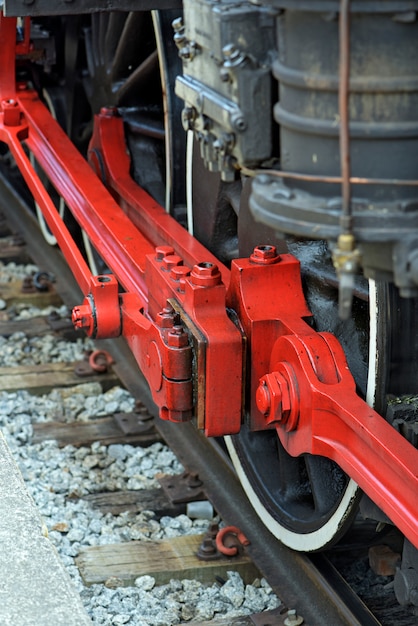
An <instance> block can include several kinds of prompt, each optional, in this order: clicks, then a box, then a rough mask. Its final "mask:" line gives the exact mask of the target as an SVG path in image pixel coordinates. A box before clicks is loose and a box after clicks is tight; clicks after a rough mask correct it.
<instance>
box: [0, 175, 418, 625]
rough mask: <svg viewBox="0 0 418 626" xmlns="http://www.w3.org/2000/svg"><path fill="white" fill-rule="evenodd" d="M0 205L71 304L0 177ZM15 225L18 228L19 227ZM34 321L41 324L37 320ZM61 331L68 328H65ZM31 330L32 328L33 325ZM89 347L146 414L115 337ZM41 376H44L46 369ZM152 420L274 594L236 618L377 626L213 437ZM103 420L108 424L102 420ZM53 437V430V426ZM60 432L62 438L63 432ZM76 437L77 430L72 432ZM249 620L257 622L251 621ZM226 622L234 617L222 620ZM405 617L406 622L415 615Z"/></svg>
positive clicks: (145, 397) (52, 256)
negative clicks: (305, 550) (275, 528)
mask: <svg viewBox="0 0 418 626" xmlns="http://www.w3.org/2000/svg"><path fill="white" fill-rule="evenodd" d="M0 205H1V206H2V207H4V212H5V214H6V216H7V221H8V223H9V224H10V225H11V228H12V230H14V231H15V232H17V231H19V233H20V234H21V235H22V237H23V239H24V240H25V242H26V246H25V251H26V253H27V254H28V255H29V257H30V258H31V259H33V261H34V263H36V264H37V265H38V266H39V267H41V268H42V269H45V270H48V269H50V268H54V274H55V276H56V279H57V280H56V283H55V289H56V291H57V292H58V293H59V294H60V297H61V298H62V300H63V301H64V302H65V303H67V304H68V305H69V306H73V305H74V304H75V303H78V302H79V301H80V298H81V293H80V292H79V290H78V287H77V286H76V284H75V282H74V281H73V280H72V276H71V274H70V272H69V270H68V267H67V266H66V264H65V263H64V262H63V261H62V259H61V257H60V254H59V253H58V252H57V251H56V250H54V249H52V248H50V247H48V246H46V245H44V243H43V239H42V237H41V235H40V234H39V233H38V231H36V230H35V229H34V222H33V218H32V215H31V214H30V213H29V212H28V209H27V206H26V205H25V203H24V202H23V201H22V199H21V198H20V197H19V196H18V195H17V194H16V193H15V191H14V189H13V187H12V186H11V185H10V184H8V183H7V181H6V180H5V179H4V178H0ZM23 226H24V229H22V228H23ZM12 247H13V246H12ZM13 253H14V254H15V255H16V256H18V255H19V251H18V250H14V252H13ZM39 324H41V325H42V323H41V322H39ZM66 331H67V332H70V330H69V329H68V328H67V329H66ZM32 332H34V328H33V325H32ZM97 348H98V349H99V350H107V351H109V352H110V353H111V355H112V357H113V359H114V361H115V363H114V365H113V367H112V371H113V372H114V374H112V375H111V376H110V377H112V376H113V375H116V376H117V378H118V379H119V380H120V381H121V382H122V384H123V385H124V387H126V389H128V390H129V392H130V393H131V394H132V396H133V397H134V398H140V399H141V402H142V403H143V405H144V407H145V409H146V412H147V413H148V414H150V415H151V416H153V415H154V414H155V409H154V405H153V403H152V401H151V398H150V395H149V393H148V388H147V385H146V383H145V381H144V379H143V378H142V376H141V374H140V372H139V370H138V369H137V366H136V364H135V361H134V359H133V358H132V356H131V354H130V352H129V350H128V349H127V348H126V346H125V344H124V342H123V341H122V340H112V341H111V342H110V341H100V342H97ZM3 374H4V372H3ZM46 375H47V376H51V374H50V373H49V374H48V373H47V374H46ZM38 376H39V374H38ZM102 380H104V379H102ZM145 409H144V411H145ZM144 414H145V413H144V412H143V415H144ZM155 423H156V424H157V428H158V432H159V436H161V437H162V438H163V439H164V440H165V441H166V442H167V443H168V444H169V446H170V447H171V448H172V449H173V450H174V452H175V454H176V455H177V457H178V459H179V460H180V461H181V462H182V463H183V465H184V466H185V467H186V468H187V471H188V472H189V473H192V474H198V476H199V479H200V480H201V481H202V483H203V485H202V486H203V489H204V493H205V497H207V498H208V499H209V500H210V501H211V503H212V504H213V507H214V509H215V510H216V511H218V512H219V514H220V516H221V518H222V519H223V520H224V521H225V522H226V523H227V524H231V525H234V526H238V527H239V528H240V529H241V530H242V531H243V533H244V534H245V535H246V536H247V537H249V538H251V544H250V545H249V546H248V547H247V549H246V553H247V554H248V556H249V557H250V559H251V562H252V563H253V564H254V565H255V566H256V567H257V568H258V570H259V571H260V572H261V574H262V575H263V576H265V578H266V579H267V581H268V583H269V584H270V585H271V587H272V588H273V590H274V591H275V592H276V593H277V595H278V596H279V597H280V599H281V601H282V604H281V605H280V607H279V609H278V610H277V611H275V612H274V613H271V614H270V615H266V616H265V618H267V620H268V621H263V619H262V618H256V617H248V618H245V617H240V618H239V619H240V620H241V621H239V624H242V625H244V624H265V625H266V624H271V625H275V624H286V625H289V624H290V625H291V624H293V625H294V626H296V624H298V623H303V624H306V625H311V626H315V625H316V624H318V625H319V624H321V625H323V624H325V625H328V624H329V625H330V626H331V625H332V626H340V625H341V626H342V625H348V624H350V625H353V626H355V625H359V626H360V625H361V626H369V625H370V626H372V625H374V626H377V625H378V624H379V623H384V621H382V622H379V620H378V619H377V618H376V617H374V616H373V615H372V614H371V612H370V611H369V609H368V608H367V607H366V606H365V605H364V604H363V603H362V602H361V600H359V598H358V597H357V596H356V594H355V593H354V592H353V591H352V590H351V589H350V587H349V586H348V585H347V584H346V583H345V582H344V580H343V579H342V578H341V576H340V575H339V574H338V572H337V570H336V569H335V568H334V567H333V566H332V565H331V563H330V561H329V560H328V559H326V558H325V557H323V556H321V555H316V556H315V557H314V558H313V559H309V558H308V557H307V556H305V555H303V554H300V553H294V552H292V551H290V550H288V549H287V548H285V547H284V546H282V545H281V544H279V543H278V542H277V541H275V540H274V539H273V538H272V537H271V535H270V534H269V533H268V531H267V530H266V529H265V527H264V525H263V524H262V523H261V522H260V520H259V518H258V517H257V516H256V514H255V513H254V512H253V510H252V508H251V507H250V506H249V504H248V502H247V498H246V496H245V494H244V492H243V491H242V489H241V486H240V484H239V482H238V480H237V478H236V476H235V473H234V471H233V470H232V468H231V464H230V463H229V460H228V457H227V456H226V455H225V453H224V451H223V449H222V447H221V446H219V445H218V444H217V443H216V442H210V441H208V440H206V439H205V438H204V437H203V436H202V435H201V434H200V433H199V432H198V431H197V430H196V429H195V428H194V427H193V426H191V425H190V424H172V423H168V422H162V421H160V420H158V423H157V421H156V422H155ZM49 427H50V426H49ZM107 427H108V428H110V426H109V423H108V424H107ZM103 428H104V426H103ZM41 431H42V428H41V427H39V428H38V429H35V433H37V435H36V436H38V438H39V439H41V438H42V436H43V435H42V434H41ZM55 436H56V437H59V435H58V434H57V433H56V434H55ZM65 436H66V437H70V435H69V434H68V433H67V434H66V435H65ZM77 436H78V437H80V435H79V434H78V435H77ZM106 436H108V437H109V438H108V439H107V440H106V442H107V443H109V442H111V443H115V442H118V441H123V442H124V443H129V442H131V443H135V444H136V443H138V441H139V440H140V439H141V436H140V435H138V434H126V433H122V435H121V436H120V439H117V435H115V431H112V432H111V433H110V434H109V433H108V435H106ZM63 437H64V436H63ZM83 437H84V438H85V439H84V443H90V444H91V443H92V442H93V441H97V440H99V441H100V440H103V439H101V438H104V437H105V434H104V431H102V432H99V430H97V431H96V432H90V433H89V434H87V433H84V435H83ZM112 437H113V439H112ZM152 437H158V435H156V434H155V433H153V434H152ZM89 438H90V439H89ZM143 441H145V439H143ZM72 443H74V441H73V442H72ZM81 443H83V441H82V442H81ZM148 443H149V442H148ZM125 505H126V503H125ZM257 619H261V621H255V620H257ZM400 619H403V618H400ZM413 619H414V618H412V620H413ZM301 620H303V622H302V621H301ZM115 623H116V622H115ZM121 623H122V622H121ZM129 623H131V622H129ZM132 623H133V622H132ZM188 623H193V622H190V621H189V622H188ZM199 623H201V624H203V623H204V622H199ZM208 623H211V624H216V623H218V622H215V621H211V622H208ZM219 623H225V622H219ZM227 623H228V624H230V623H234V622H232V621H231V620H229V621H228V622H227ZM237 623H238V622H237ZM399 623H402V624H408V622H406V621H404V622H401V621H399ZM409 623H410V625H411V626H412V624H414V623H415V622H414V621H410V622H409Z"/></svg>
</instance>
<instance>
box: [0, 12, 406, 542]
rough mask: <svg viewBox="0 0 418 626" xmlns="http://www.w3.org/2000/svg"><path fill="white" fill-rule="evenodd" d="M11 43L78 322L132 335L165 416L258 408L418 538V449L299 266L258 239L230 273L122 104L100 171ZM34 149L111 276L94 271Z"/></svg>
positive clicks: (298, 448)
mask: <svg viewBox="0 0 418 626" xmlns="http://www.w3.org/2000/svg"><path fill="white" fill-rule="evenodd" d="M0 41H1V42H2V45H1V47H0V108H1V112H0V140H1V141H3V142H5V143H7V144H8V146H9V148H10V150H11V152H12V154H13V156H14V158H15V160H16V163H17V165H18V167H19V169H20V171H21V172H22V174H23V176H24V178H25V180H26V182H27V184H28V186H29V188H30V190H31V192H32V194H33V196H34V198H35V200H36V202H37V203H38V205H39V206H40V207H41V209H42V212H43V214H44V216H45V219H46V221H47V223H48V225H49V227H50V229H51V231H52V232H53V234H54V235H55V236H56V238H57V241H58V244H59V246H60V248H61V250H62V252H63V254H64V256H65V258H66V260H67V262H68V264H69V266H70V267H71V268H72V271H73V273H74V275H75V278H76V279H77V281H78V283H79V285H80V287H81V289H82V290H83V292H84V293H85V299H84V302H83V303H82V304H81V305H80V306H78V307H75V309H74V311H73V321H74V324H75V325H76V326H77V327H79V328H84V329H85V330H86V331H87V333H88V334H89V335H90V336H92V337H114V336H118V335H123V336H124V337H125V338H126V339H127V341H128V343H129V345H130V348H131V350H132V352H133V354H134V356H135V358H136V360H137V362H138V364H139V366H140V368H141V370H142V371H143V373H144V375H145V377H146V379H147V380H148V382H149V385H150V389H151V391H152V394H153V398H154V400H155V402H156V404H157V405H158V406H159V408H160V415H161V417H162V418H163V419H169V420H172V421H185V420H189V419H191V418H192V416H195V417H196V420H197V425H198V427H199V428H202V429H203V430H204V431H205V433H206V434H207V435H208V436H213V435H215V436H219V435H225V434H232V433H237V432H239V429H240V425H241V421H242V419H243V415H244V413H248V414H249V415H250V418H249V419H250V426H251V427H252V428H253V429H255V430H261V429H265V428H270V429H271V428H275V429H276V430H277V433H278V436H279V437H280V440H281V442H282V444H283V445H284V447H285V448H286V450H287V451H288V452H289V453H290V454H292V455H298V454H302V453H304V452H309V453H313V454H321V455H325V456H328V457H329V458H332V459H334V460H335V461H336V462H337V463H338V464H339V465H341V467H342V468H343V469H344V470H345V471H347V472H348V473H349V474H350V476H352V477H353V478H354V479H355V480H356V481H357V482H358V483H359V485H360V486H361V487H362V488H363V489H364V490H365V491H366V493H368V495H369V496H370V497H371V498H372V499H373V500H374V501H375V502H376V503H377V504H378V505H379V506H380V507H381V508H382V509H383V510H384V511H385V512H386V513H387V515H389V517H390V518H391V519H392V521H393V522H394V523H395V524H396V525H397V526H398V527H399V528H400V529H401V530H402V532H404V533H405V535H406V536H407V537H408V538H409V539H410V540H411V541H412V542H413V543H414V544H415V545H416V546H418V501H417V499H416V497H415V496H416V493H417V487H418V451H417V450H416V449H415V448H413V447H412V446H411V445H410V444H409V443H408V442H407V441H406V440H405V439H404V438H403V437H402V436H401V435H399V433H397V432H396V431H395V430H394V429H393V428H392V427H391V426H390V425H389V424H387V423H386V422H385V420H384V419H383V418H382V417H381V416H380V415H378V414H377V413H376V412H375V411H373V409H371V408H370V407H369V406H368V405H367V404H366V403H365V402H364V401H363V400H361V399H360V398H359V397H358V396H357V395H356V392H355V383H354V380H353V378H352V376H351V374H350V372H349V370H348V367H347V364H346V360H345V356H344V353H343V350H342V348H341V346H340V345H339V343H338V341H337V340H336V339H335V337H333V336H332V335H330V334H327V333H317V332H315V331H314V330H313V329H312V328H311V326H309V324H307V323H306V321H305V319H306V318H307V317H309V310H308V308H307V305H306V302H305V299H304V296H303V292H302V289H301V282H300V269H299V263H298V261H297V260H296V259H294V258H293V257H292V256H291V255H278V254H277V253H276V250H275V249H274V248H273V247H272V246H262V245H261V246H258V247H257V248H256V249H255V250H254V253H253V254H252V256H251V257H250V258H249V259H241V260H235V261H233V262H232V268H231V271H230V270H228V269H227V268H226V267H224V266H223V265H221V264H220V263H218V261H217V259H216V258H215V257H213V255H212V254H210V253H209V252H208V251H207V250H206V249H205V248H204V247H203V246H201V245H200V244H199V243H198V242H197V241H196V240H195V239H194V238H193V237H192V236H191V235H189V233H187V231H185V230H184V229H183V228H182V227H181V226H180V225H179V224H178V223H177V222H176V221H175V220H174V219H173V218H172V217H171V216H169V215H168V214H167V213H166V212H165V211H164V209H163V208H162V207H161V206H159V205H158V204H157V203H156V202H155V201H154V200H153V199H152V198H151V197H150V196H149V195H148V194H147V193H146V192H145V191H144V190H143V189H141V188H140V187H138V185H137V184H136V183H135V182H134V181H133V180H132V179H131V177H130V176H129V156H128V154H127V151H126V146H125V141H124V132H123V124H122V121H121V119H120V118H119V117H118V115H117V111H115V110H108V109H104V110H102V111H101V113H100V115H98V116H97V117H96V119H95V130H94V134H93V138H92V141H91V144H90V162H91V165H92V167H90V166H89V165H88V164H87V163H86V161H85V160H84V158H83V157H82V156H81V155H80V154H79V153H78V152H77V150H76V149H75V147H74V146H73V145H72V143H71V142H70V140H69V139H68V137H67V136H66V135H65V133H64V132H63V131H62V129H61V128H60V127H59V125H58V124H57V123H56V121H55V120H54V119H53V118H52V116H51V114H50V113H49V111H48V110H47V109H46V107H45V106H44V105H43V104H42V102H41V101H40V99H39V97H38V95H37V94H36V93H35V92H34V91H33V90H31V89H29V88H28V86H27V85H26V84H17V85H16V84H15V69H14V66H15V56H16V20H15V19H13V18H5V17H4V16H3V15H1V14H0ZM25 41H26V39H25ZM27 41H28V43H27V46H29V39H27ZM19 45H20V49H19V53H23V54H24V53H25V50H24V49H23V50H22V44H19ZM25 45H26V44H23V48H24V47H25ZM24 144H25V145H26V146H27V148H28V149H29V150H30V151H31V152H33V154H34V156H35V158H36V161H37V162H38V165H39V167H40V168H42V170H43V171H44V172H45V174H46V176H47V177H48V179H49V180H50V181H51V183H52V184H53V186H54V187H55V188H56V190H57V191H58V193H59V194H60V195H62V197H63V198H64V200H65V202H66V205H67V206H68V207H69V209H70V210H71V212H72V213H73V215H74V217H75V218H76V220H77V221H78V223H79V224H80V226H81V228H83V229H84V230H85V231H86V233H87V235H88V237H89V238H90V240H91V242H92V244H93V246H94V247H95V248H96V249H97V251H98V252H99V254H101V256H102V257H103V258H104V259H105V261H106V263H107V264H108V266H109V267H110V269H111V271H112V272H113V275H112V274H109V275H108V274H106V275H103V276H92V275H91V273H90V270H89V268H88V266H87V265H86V263H85V261H84V259H83V257H82V255H81V254H80V252H79V250H78V248H77V245H76V244H75V242H74V241H73V239H72V238H71V237H70V234H69V232H68V229H67V227H66V225H65V223H64V222H63V220H62V219H61V217H60V215H59V213H58V211H57V209H56V208H55V206H54V205H53V203H52V201H51V199H50V197H49V196H48V193H47V191H46V190H45V188H44V186H43V185H42V183H41V181H40V179H39V177H38V175H37V172H36V171H35V169H34V167H33V166H32V165H31V163H30V160H29V158H28V156H27V154H26V152H25V149H24ZM99 165H100V173H101V176H103V177H104V181H105V184H103V183H102V182H101V180H100V179H99V177H98V176H96V174H95V172H94V169H95V168H97V169H98V168H99ZM119 284H120V285H122V287H123V288H124V292H123V293H121V292H120V290H119ZM272 285H274V289H273V288H272Z"/></svg>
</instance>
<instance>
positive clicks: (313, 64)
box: [273, 0, 418, 201]
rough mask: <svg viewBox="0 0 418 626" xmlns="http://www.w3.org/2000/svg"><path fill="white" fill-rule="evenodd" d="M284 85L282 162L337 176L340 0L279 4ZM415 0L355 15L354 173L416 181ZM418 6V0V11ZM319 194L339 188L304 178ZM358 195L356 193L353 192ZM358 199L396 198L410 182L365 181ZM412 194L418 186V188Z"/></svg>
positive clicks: (357, 6) (365, 7)
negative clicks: (369, 184) (401, 185)
mask: <svg viewBox="0 0 418 626" xmlns="http://www.w3.org/2000/svg"><path fill="white" fill-rule="evenodd" d="M275 4H276V5H277V6H279V7H283V8H284V9H285V10H283V11H282V12H281V15H280V16H279V17H278V19H277V45H278V56H277V59H276V61H275V63H274V66H273V72H274V74H275V76H276V78H277V79H278V81H279V101H278V103H277V104H276V106H275V109H274V116H275V119H276V121H277V122H278V123H279V124H280V133H281V168H282V170H284V171H296V172H301V173H305V174H317V175H328V176H329V175H331V176H332V175H334V176H338V175H339V174H340V157H339V110H338V86H339V70H338V65H339V29H338V19H339V13H338V10H339V2H335V1H333V0H329V1H326V0H319V1H318V2H316V1H315V0H311V1H310V2H308V1H306V0H305V1H301V2H299V1H298V0H294V1H293V2H292V0H287V1H286V0H284V1H282V2H281V1H280V0H278V1H277V2H276V3H275ZM414 5H415V3H414V2H404V1H403V0H400V1H399V2H395V1H392V2H387V1H380V2H379V1H370V0H367V1H366V0H363V2H360V1H357V2H355V1H354V2H352V3H351V15H350V66H351V67H350V97H349V117H350V156H351V174H352V176H359V177H372V178H401V179H408V178H409V179H415V178H417V177H418V158H417V155H418V21H417V14H416V12H415V11H414V10H411V7H412V8H414ZM416 8H417V9H418V6H417V7H416ZM297 186H298V187H299V188H303V189H305V190H306V191H308V190H310V191H311V192H314V193H315V195H316V194H319V195H325V196H330V195H335V194H336V193H337V194H338V193H339V191H338V187H337V186H335V185H333V186H329V185H318V184H314V185H313V184H312V183H311V184H306V183H304V184H302V185H301V184H300V183H298V184H297ZM353 191H354V192H355V195H356V191H357V190H355V189H354V190H353ZM358 191H359V193H360V194H361V197H363V198H364V197H365V196H366V197H367V198H369V199H370V200H375V201H379V200H396V199H400V198H401V197H403V198H405V197H410V195H411V192H412V190H411V188H399V187H392V186H377V185H375V186H373V187H367V190H366V189H365V188H364V187H363V188H361V190H358ZM414 195H416V192H414Z"/></svg>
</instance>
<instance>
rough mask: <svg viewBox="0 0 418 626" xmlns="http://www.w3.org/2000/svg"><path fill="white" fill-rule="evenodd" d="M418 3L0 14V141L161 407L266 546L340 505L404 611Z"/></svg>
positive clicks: (68, 2) (415, 263)
mask: <svg viewBox="0 0 418 626" xmlns="http://www.w3.org/2000/svg"><path fill="white" fill-rule="evenodd" d="M417 10H418V1H417V0H341V1H340V0H253V1H250V0H247V1H245V0H243V1H241V0H184V1H183V2H182V3H181V2H180V0H155V1H154V2H151V1H150V0H122V1H121V2H117V3H116V2H112V1H111V0H57V1H56V2H52V1H51V0H3V3H2V13H1V17H0V41H1V46H0V107H1V112H0V140H1V142H2V148H3V152H4V151H8V153H9V154H10V155H11V157H12V159H13V161H14V163H15V164H16V165H17V167H18V168H19V170H20V172H21V174H22V176H23V178H24V180H25V183H26V185H27V187H28V188H29V190H30V192H31V194H32V196H33V199H34V208H35V209H36V211H37V214H38V219H39V223H40V226H41V228H42V229H43V232H44V234H45V237H46V239H47V240H48V242H49V243H52V244H54V245H55V244H58V245H59V246H60V248H61V250H62V253H63V254H64V256H65V257H66V259H67V261H68V263H69V265H70V267H71V268H72V270H73V273H74V275H75V277H76V279H77V281H78V283H79V285H80V287H81V289H82V291H83V293H84V296H85V297H84V301H83V302H82V303H81V304H79V305H78V306H75V307H74V310H73V322H74V324H75V326H76V327H78V328H83V329H84V330H85V331H86V332H87V333H88V334H89V335H90V336H92V337H97V338H104V337H116V336H119V335H122V336H124V337H125V338H126V341H127V342H128V344H129V346H130V348H131V350H132V352H133V354H134V356H135V358H136V360H137V362H138V364H139V366H140V368H141V370H142V372H143V374H144V376H145V378H146V380H147V381H148V383H149V387H150V391H151V393H152V397H153V399H154V401H155V403H156V405H157V406H158V408H159V413H160V417H161V418H162V419H167V420H171V421H173V422H183V421H188V420H192V421H194V422H195V424H196V427H197V428H200V429H202V430H203V431H204V432H205V433H206V435H207V436H214V437H221V436H222V437H225V438H226V444H227V447H228V450H229V453H230V455H231V458H232V461H233V463H234V465H235V467H236V470H237V473H238V475H239V478H240V480H241V482H242V485H243V487H244V489H245V490H246V492H247V494H248V496H249V498H250V499H251V501H252V503H253V505H254V507H255V508H256V510H257V512H258V513H259V515H260V517H261V518H262V519H263V521H264V522H265V524H266V525H267V526H268V527H269V528H270V530H271V531H272V532H273V534H274V535H276V537H277V538H278V540H280V541H282V542H283V543H285V544H286V545H288V546H289V547H291V548H293V549H295V550H303V551H315V550H320V549H323V548H325V547H327V546H329V545H331V544H332V543H333V542H335V541H336V540H338V539H339V538H340V537H341V536H342V534H343V533H344V531H345V530H346V529H347V527H348V525H349V524H350V523H351V522H352V520H353V518H354V516H355V515H356V514H357V512H358V510H359V509H360V512H361V513H362V514H363V516H365V517H368V518H371V519H374V520H376V521H377V522H382V523H387V524H394V525H396V526H397V527H398V528H399V529H400V531H401V532H402V533H403V534H404V536H405V540H404V549H403V557H402V565H401V566H400V567H399V569H398V570H397V573H396V576H395V590H396V594H397V597H398V600H399V601H400V602H401V603H403V604H414V605H418V598H417V594H416V588H417V587H418V553H417V547H418V499H417V497H416V496H417V486H418V452H417V450H416V444H417V430H416V416H417V410H418V382H417V377H416V371H417V360H418V359H417V357H418V350H417V349H418V338H417V329H418V324H417V322H418V117H417V110H418V109H417V102H418V55H417V45H418V44H417V41H418V37H417V35H418V22H417Z"/></svg>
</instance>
